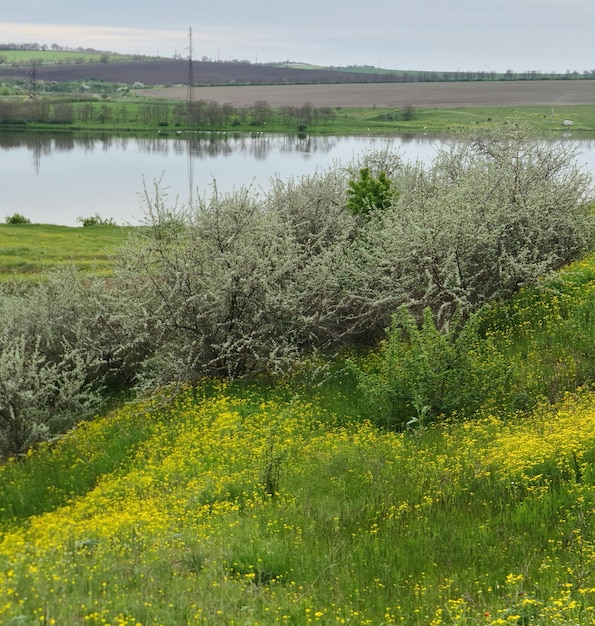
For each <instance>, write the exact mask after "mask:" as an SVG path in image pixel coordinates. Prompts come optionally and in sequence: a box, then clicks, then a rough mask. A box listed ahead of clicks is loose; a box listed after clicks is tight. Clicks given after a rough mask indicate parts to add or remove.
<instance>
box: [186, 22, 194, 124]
mask: <svg viewBox="0 0 595 626" xmlns="http://www.w3.org/2000/svg"><path fill="white" fill-rule="evenodd" d="M192 56H193V50H192V27H190V28H189V29H188V92H187V96H186V106H187V113H188V121H190V120H191V119H192V117H191V116H192V96H193V93H192V89H193V85H194V69H193V66H192Z"/></svg>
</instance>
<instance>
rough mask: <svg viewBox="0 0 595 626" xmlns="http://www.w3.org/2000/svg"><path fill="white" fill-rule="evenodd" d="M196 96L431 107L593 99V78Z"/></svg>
mask: <svg viewBox="0 0 595 626" xmlns="http://www.w3.org/2000/svg"><path fill="white" fill-rule="evenodd" d="M139 93H142V95H146V96H155V97H161V98H174V99H185V98H186V97H187V89H186V87H172V88H168V89H145V90H143V91H142V92H139ZM194 98H195V99H196V100H207V101H216V102H219V103H221V104H224V103H230V104H233V105H238V106H246V105H251V104H253V103H254V102H256V101H259V100H263V101H266V102H268V104H269V105H270V106H271V107H282V106H301V105H302V104H304V103H306V102H309V103H310V104H312V106H315V107H374V106H377V107H399V106H403V105H411V106H414V107H420V108H433V107H437V108H439V107H482V106H538V105H547V106H549V105H551V106H554V105H557V106H559V105H566V104H594V105H595V80H545V81H498V82H461V83H454V82H453V83H357V84H354V83H350V84H340V85H337V84H326V85H249V86H241V87H240V86H229V87H214V86H213V87H196V88H195V89H194Z"/></svg>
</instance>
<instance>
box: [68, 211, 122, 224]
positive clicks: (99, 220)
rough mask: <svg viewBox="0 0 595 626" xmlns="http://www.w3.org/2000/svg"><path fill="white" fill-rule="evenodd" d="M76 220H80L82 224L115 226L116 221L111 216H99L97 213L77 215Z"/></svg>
mask: <svg viewBox="0 0 595 626" xmlns="http://www.w3.org/2000/svg"><path fill="white" fill-rule="evenodd" d="M76 221H77V222H80V223H81V224H82V225H83V226H115V225H116V222H115V221H114V219H113V218H111V217H110V218H105V217H101V215H99V213H95V215H91V216H90V217H78V218H77V220H76Z"/></svg>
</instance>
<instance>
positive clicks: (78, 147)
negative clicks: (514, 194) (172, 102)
mask: <svg viewBox="0 0 595 626" xmlns="http://www.w3.org/2000/svg"><path fill="white" fill-rule="evenodd" d="M567 140H568V141H572V142H576V144H577V145H578V148H579V150H580V152H581V154H580V155H579V159H578V162H579V164H580V165H584V167H585V168H586V169H588V170H590V171H591V173H593V175H594V177H595V140H594V139H575V138H569V139H567ZM442 143H443V141H442V140H440V139H438V138H435V137H427V136H417V135H416V136H410V137H405V136H394V137H390V138H388V137H303V138H300V137H297V136H295V135H293V136H280V135H263V134H254V135H219V134H212V133H192V134H190V133H188V134H181V135H176V136H169V137H164V136H160V135H156V136H154V137H143V138H139V137H125V138H122V137H113V136H105V137H97V136H95V137H93V136H89V137H81V136H74V135H52V136H49V135H47V134H45V135H32V134H28V133H21V134H9V133H0V180H1V183H2V189H1V193H0V221H4V218H5V216H7V215H12V214H13V213H20V214H22V215H24V216H25V217H28V218H29V219H30V220H31V221H32V222H36V223H52V224H62V225H66V226H77V225H80V223H79V222H78V221H77V220H78V218H80V217H88V216H91V215H94V214H95V213H98V214H99V215H100V216H102V217H104V218H111V219H114V220H115V221H116V222H117V223H118V224H138V223H140V222H141V221H142V220H143V217H144V205H143V203H142V200H141V196H142V192H143V188H144V185H145V183H146V184H147V186H148V187H152V185H153V182H154V181H156V180H161V186H162V187H163V188H167V189H168V196H169V199H170V201H171V203H172V204H173V202H174V201H175V199H176V198H178V201H179V203H181V204H186V203H188V201H189V200H190V199H191V198H192V197H196V196H197V195H200V196H203V195H206V196H209V195H210V194H211V191H212V185H213V180H215V181H216V183H217V188H218V190H219V191H220V192H226V191H231V190H233V189H234V188H238V187H240V186H243V185H252V186H253V187H254V188H262V189H266V187H267V185H268V181H269V180H270V178H271V176H273V175H275V174H278V175H279V176H281V177H282V178H288V177H290V176H296V177H299V176H302V175H305V174H311V173H313V172H315V171H316V170H317V169H318V170H323V169H326V168H327V167H330V166H331V165H334V164H341V163H342V164H347V163H349V162H351V161H353V160H354V159H355V158H357V156H358V155H360V154H362V153H363V152H365V151H368V150H372V149H381V148H385V147H387V146H389V147H390V148H391V149H393V150H396V151H398V152H399V153H400V154H401V155H402V157H403V159H404V160H406V161H416V160H418V159H419V160H422V161H425V162H427V161H429V160H431V159H432V157H433V156H434V154H435V153H436V150H437V149H438V148H439V147H440V146H441V145H442Z"/></svg>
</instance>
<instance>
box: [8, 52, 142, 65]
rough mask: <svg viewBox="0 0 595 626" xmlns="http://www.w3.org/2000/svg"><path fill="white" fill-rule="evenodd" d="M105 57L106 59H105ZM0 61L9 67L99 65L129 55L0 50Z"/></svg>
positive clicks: (123, 58)
mask: <svg viewBox="0 0 595 626" xmlns="http://www.w3.org/2000/svg"><path fill="white" fill-rule="evenodd" d="M106 55H107V57H106ZM0 59H3V60H4V61H3V62H4V63H6V64H10V65H26V64H30V63H37V64H63V63H99V62H101V61H102V60H103V61H106V60H108V61H110V62H112V61H122V60H129V59H130V56H129V55H122V54H112V53H103V52H84V51H82V50H80V51H79V50H75V51H67V50H0Z"/></svg>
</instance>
